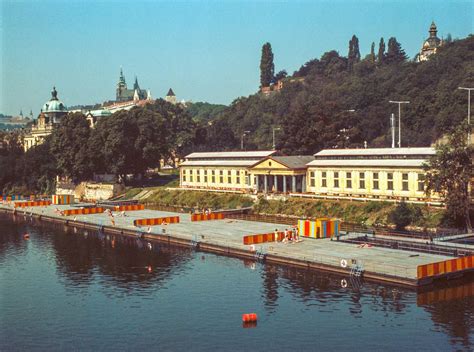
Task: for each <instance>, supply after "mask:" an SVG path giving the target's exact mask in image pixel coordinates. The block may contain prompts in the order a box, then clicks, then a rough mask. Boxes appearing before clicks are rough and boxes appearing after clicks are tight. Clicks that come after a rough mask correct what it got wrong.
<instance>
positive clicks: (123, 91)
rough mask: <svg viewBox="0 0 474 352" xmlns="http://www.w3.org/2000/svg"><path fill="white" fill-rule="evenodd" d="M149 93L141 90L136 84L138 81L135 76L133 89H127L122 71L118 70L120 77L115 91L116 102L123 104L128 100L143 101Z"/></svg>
mask: <svg viewBox="0 0 474 352" xmlns="http://www.w3.org/2000/svg"><path fill="white" fill-rule="evenodd" d="M148 94H149V92H147V91H146V90H145V89H141V88H140V86H139V84H138V79H137V77H136V76H135V83H134V84H133V89H128V88H127V82H126V81H125V76H124V75H123V71H122V69H120V77H119V81H118V83H117V90H116V101H117V102H124V101H130V100H134V101H136V100H145V99H147V97H148Z"/></svg>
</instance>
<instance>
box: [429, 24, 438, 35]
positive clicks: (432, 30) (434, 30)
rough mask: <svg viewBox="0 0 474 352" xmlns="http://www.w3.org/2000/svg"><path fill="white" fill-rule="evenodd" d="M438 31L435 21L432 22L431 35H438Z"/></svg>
mask: <svg viewBox="0 0 474 352" xmlns="http://www.w3.org/2000/svg"><path fill="white" fill-rule="evenodd" d="M437 33H438V29H437V28H436V24H435V23H434V21H433V22H431V26H430V37H436V34H437Z"/></svg>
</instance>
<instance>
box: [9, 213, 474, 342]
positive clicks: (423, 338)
mask: <svg viewBox="0 0 474 352" xmlns="http://www.w3.org/2000/svg"><path fill="white" fill-rule="evenodd" d="M25 233H28V234H29V235H30V238H29V239H24V234H25ZM342 279H345V280H346V282H347V287H342V286H341V281H342ZM342 285H343V286H345V282H344V281H342ZM453 285H454V286H453ZM473 294H474V288H473V284H472V278H471V281H466V280H464V281H461V282H454V283H452V284H451V285H450V287H438V288H435V289H434V291H431V292H420V293H417V292H416V291H413V290H409V289H404V288H399V287H395V286H389V285H382V284H376V283H368V282H362V281H359V280H350V279H349V278H342V277H338V276H331V275H328V274H326V273H320V272H314V271H311V272H310V271H305V270H300V269H294V268H288V267H283V266H275V265H270V264H261V263H255V262H252V261H243V260H241V259H236V258H229V257H223V256H217V255H214V254H209V253H204V252H199V251H192V250H190V249H187V248H179V247H169V246H167V245H162V244H155V243H150V245H149V244H148V242H146V241H145V242H144V241H142V240H138V239H135V238H128V239H123V238H120V237H115V236H108V235H103V234H100V233H97V232H95V231H90V230H89V231H84V230H82V229H78V230H77V231H74V230H73V229H65V228H64V227H62V226H52V225H48V224H44V223H39V222H37V221H35V220H30V219H26V220H25V219H24V218H23V217H21V218H18V217H17V218H15V219H13V218H12V217H10V216H6V215H0V350H1V351H13V350H15V351H16V350H41V351H55V350H62V351H64V350H87V351H91V350H94V351H95V350H114V351H116V350H156V351H254V350H255V351H381V350H384V351H414V350H418V351H450V350H462V351H464V350H465V351H470V350H473V349H474V298H473V296H472V295H473ZM250 312H255V313H257V314H258V317H259V318H258V323H257V325H256V326H253V327H244V326H243V325H242V321H241V316H242V314H243V313H250Z"/></svg>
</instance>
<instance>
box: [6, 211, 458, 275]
mask: <svg viewBox="0 0 474 352" xmlns="http://www.w3.org/2000/svg"><path fill="white" fill-rule="evenodd" d="M76 207H77V205H75V208H76ZM2 208H3V209H9V210H13V206H12V205H7V204H0V209H2ZM71 208H72V207H71V206H68V205H62V206H61V205H57V206H56V205H51V206H47V207H31V208H22V209H20V208H17V212H18V213H19V214H23V212H26V214H27V215H29V214H30V213H31V214H36V215H47V216H49V217H54V218H57V219H62V220H66V219H67V220H74V219H75V220H76V221H81V222H87V223H89V224H95V225H97V226H112V224H111V220H110V218H109V216H108V215H106V214H104V213H103V214H92V215H77V216H68V217H65V216H61V215H60V214H59V212H58V211H56V209H59V210H65V209H71ZM113 214H114V216H115V217H114V219H115V227H116V228H121V229H127V230H130V231H140V232H143V233H145V234H147V235H153V234H162V233H163V229H164V230H165V232H166V234H167V235H169V236H172V237H176V238H180V239H186V240H195V241H198V242H200V243H203V244H206V243H207V244H214V245H219V246H222V247H228V248H233V249H239V250H243V251H249V252H250V251H251V249H250V246H246V245H244V244H243V239H242V237H243V236H244V235H250V234H259V233H269V232H273V231H275V229H277V230H279V231H282V230H284V229H285V228H288V225H283V224H269V223H262V222H252V221H244V220H234V219H224V220H213V221H198V222H191V221H190V215H189V214H180V213H172V212H164V211H158V210H140V211H129V212H126V213H125V216H121V214H120V213H118V212H113ZM166 216H179V217H180V223H179V224H170V225H166V226H151V227H148V226H147V227H142V228H137V227H135V226H134V225H133V220H135V219H140V218H157V217H166ZM148 231H150V232H148ZM256 247H257V249H258V250H263V251H264V252H265V253H267V254H268V255H275V256H279V257H285V258H287V259H289V262H291V260H292V259H295V260H298V261H307V262H311V263H317V264H323V265H327V266H331V267H335V268H338V269H341V261H342V260H344V261H345V262H347V267H346V269H345V270H347V271H349V270H350V267H351V265H352V264H356V263H357V265H359V266H361V267H362V268H363V269H364V270H365V271H366V272H372V273H377V274H381V275H389V276H394V277H398V278H400V279H402V280H403V279H406V280H416V278H417V266H418V265H423V264H428V263H433V262H439V261H443V260H447V259H452V258H453V257H448V256H442V255H433V254H427V253H417V252H411V251H410V252H409V251H403V250H397V249H389V248H380V247H370V248H363V247H362V248H361V246H359V245H356V244H349V243H342V242H338V241H331V240H330V239H311V238H305V239H303V240H302V242H299V243H289V244H285V243H274V242H272V243H264V244H260V245H256Z"/></svg>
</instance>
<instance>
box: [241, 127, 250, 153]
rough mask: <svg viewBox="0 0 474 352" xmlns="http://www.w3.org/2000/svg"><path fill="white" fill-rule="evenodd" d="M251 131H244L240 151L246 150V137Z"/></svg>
mask: <svg viewBox="0 0 474 352" xmlns="http://www.w3.org/2000/svg"><path fill="white" fill-rule="evenodd" d="M249 133H250V131H244V133H242V137H240V149H242V150H244V137H245V136H246V135H247V134H249Z"/></svg>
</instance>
